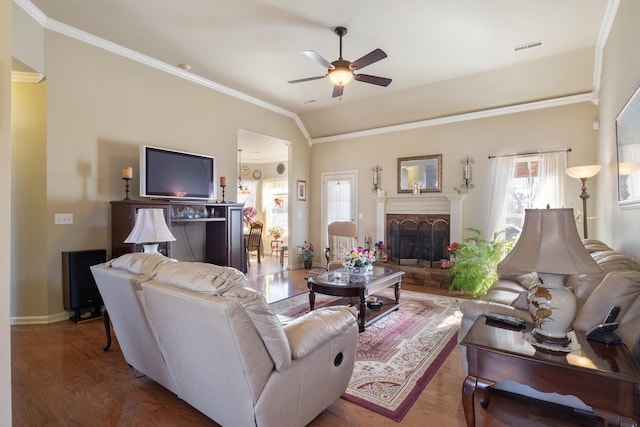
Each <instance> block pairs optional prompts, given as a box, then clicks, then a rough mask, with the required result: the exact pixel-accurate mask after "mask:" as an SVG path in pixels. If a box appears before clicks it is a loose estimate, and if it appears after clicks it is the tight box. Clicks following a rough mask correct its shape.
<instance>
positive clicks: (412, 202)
mask: <svg viewBox="0 0 640 427" xmlns="http://www.w3.org/2000/svg"><path fill="white" fill-rule="evenodd" d="M466 196H467V195H466V194H457V193H451V194H420V195H413V194H409V195H398V196H386V197H374V201H375V202H376V240H375V241H380V240H381V241H385V239H386V233H385V227H386V224H387V214H422V215H425V214H449V238H450V240H451V241H452V242H460V241H462V201H463V200H464V198H465V197H466Z"/></svg>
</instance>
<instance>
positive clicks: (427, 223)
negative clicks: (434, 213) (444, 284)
mask: <svg viewBox="0 0 640 427" xmlns="http://www.w3.org/2000/svg"><path fill="white" fill-rule="evenodd" d="M390 216H391V215H390ZM396 216H398V215H396ZM400 216H402V215H400ZM387 242H388V245H387V251H388V253H389V256H390V259H391V262H393V263H396V264H403V265H412V264H413V265H424V266H427V267H434V266H439V265H440V260H441V259H442V258H445V257H446V248H447V246H448V245H449V217H448V215H443V216H439V217H430V216H429V217H427V218H424V219H416V218H404V219H403V218H389V217H388V218H387Z"/></svg>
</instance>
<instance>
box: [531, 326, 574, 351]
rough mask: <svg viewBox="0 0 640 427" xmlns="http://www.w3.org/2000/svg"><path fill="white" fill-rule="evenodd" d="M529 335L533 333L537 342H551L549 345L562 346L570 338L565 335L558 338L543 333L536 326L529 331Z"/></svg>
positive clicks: (568, 341) (566, 343) (569, 340)
mask: <svg viewBox="0 0 640 427" xmlns="http://www.w3.org/2000/svg"><path fill="white" fill-rule="evenodd" d="M531 335H533V337H534V338H535V339H536V340H537V341H538V342H539V343H543V344H551V345H557V346H563V347H564V346H566V345H568V344H569V343H570V342H571V339H570V338H569V337H568V336H566V335H565V336H564V337H559V338H556V337H550V336H548V335H543V333H542V332H541V331H539V330H538V328H534V329H533V331H531Z"/></svg>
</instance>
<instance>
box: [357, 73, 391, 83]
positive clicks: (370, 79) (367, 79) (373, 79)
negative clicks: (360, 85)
mask: <svg viewBox="0 0 640 427" xmlns="http://www.w3.org/2000/svg"><path fill="white" fill-rule="evenodd" d="M353 78H354V79H356V80H357V81H359V82H364V83H371V84H373V85H378V86H389V84H390V83H391V79H388V78H386V77H378V76H370V75H369V74H354V75H353Z"/></svg>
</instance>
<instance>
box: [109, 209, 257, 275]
mask: <svg viewBox="0 0 640 427" xmlns="http://www.w3.org/2000/svg"><path fill="white" fill-rule="evenodd" d="M243 207H244V205H243V204H241V203H216V202H213V203H207V202H198V201H192V202H191V201H175V200H174V201H170V202H169V201H159V200H118V201H113V202H111V256H112V257H113V258H116V257H119V256H121V255H124V254H126V253H131V252H141V251H142V250H143V249H142V245H136V244H133V243H132V244H129V243H124V240H125V239H126V238H127V236H128V235H129V233H130V232H131V230H132V229H133V225H134V224H135V218H136V213H137V211H138V210H139V209H150V208H156V209H162V210H163V211H164V216H165V218H166V219H167V225H168V226H169V229H171V227H172V225H173V224H178V223H190V222H204V223H205V227H204V233H205V236H204V240H205V256H204V258H205V259H204V261H205V262H208V263H211V264H216V265H222V266H228V267H234V268H237V269H238V270H240V271H242V272H245V273H246V266H245V253H244V235H243V233H242V227H243V222H244V215H243V211H242V210H243ZM158 250H159V252H160V253H162V254H163V255H166V256H168V257H171V242H163V243H160V244H159V247H158Z"/></svg>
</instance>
